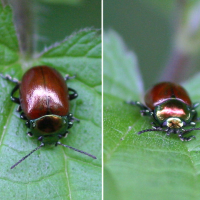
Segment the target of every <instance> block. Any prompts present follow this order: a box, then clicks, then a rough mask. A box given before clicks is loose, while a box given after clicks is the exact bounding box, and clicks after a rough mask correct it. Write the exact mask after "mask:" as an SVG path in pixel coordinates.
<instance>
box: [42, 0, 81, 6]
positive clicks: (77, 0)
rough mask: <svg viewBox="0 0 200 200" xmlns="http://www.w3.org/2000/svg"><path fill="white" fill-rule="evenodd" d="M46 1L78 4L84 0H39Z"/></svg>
mask: <svg viewBox="0 0 200 200" xmlns="http://www.w3.org/2000/svg"><path fill="white" fill-rule="evenodd" d="M38 1H41V2H45V3H55V4H71V5H77V4H80V3H82V2H83V1H84V0H38Z"/></svg>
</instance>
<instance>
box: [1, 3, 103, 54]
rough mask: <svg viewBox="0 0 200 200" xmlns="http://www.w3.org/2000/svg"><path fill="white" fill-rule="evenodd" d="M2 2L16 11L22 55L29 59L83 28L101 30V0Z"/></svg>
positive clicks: (15, 17)
mask: <svg viewBox="0 0 200 200" xmlns="http://www.w3.org/2000/svg"><path fill="white" fill-rule="evenodd" d="M1 1H2V2H3V4H4V5H6V4H7V3H9V4H10V5H11V6H12V8H13V12H14V21H15V26H16V28H17V32H18V36H19V38H20V39H19V41H20V44H21V45H20V47H21V52H24V54H25V56H27V55H26V54H29V55H32V54H34V53H35V52H40V51H42V50H44V48H45V47H49V46H50V45H52V44H54V43H56V42H61V41H62V40H64V39H65V38H66V37H67V36H68V37H69V36H70V35H72V34H73V33H74V32H77V31H79V30H81V29H84V28H93V29H99V30H100V29H101V0H92V1H90V0H33V1H27V0H18V1H15V0H1ZM24 30H26V31H24ZM22 54H23V53H22ZM29 55H28V56H29Z"/></svg>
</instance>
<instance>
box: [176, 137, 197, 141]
mask: <svg viewBox="0 0 200 200" xmlns="http://www.w3.org/2000/svg"><path fill="white" fill-rule="evenodd" d="M179 138H180V140H181V141H187V142H188V141H190V140H192V138H196V137H195V136H194V135H191V136H190V137H183V135H179Z"/></svg>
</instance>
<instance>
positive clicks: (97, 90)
mask: <svg viewBox="0 0 200 200" xmlns="http://www.w3.org/2000/svg"><path fill="white" fill-rule="evenodd" d="M3 15H5V17H4V18H0V24H1V29H2V30H14V27H13V25H12V24H11V19H12V18H11V10H10V9H9V8H4V9H2V8H0V16H3ZM1 34H2V35H1V40H0V47H1V46H2V51H3V52H4V53H3V54H1V55H0V59H1V67H0V70H1V71H0V72H1V73H3V74H9V75H11V76H12V77H16V78H18V79H19V80H21V77H22V75H23V73H24V72H25V70H26V69H27V67H31V66H35V65H49V66H51V67H53V68H55V69H57V70H58V71H59V72H60V73H61V74H62V75H63V76H64V75H65V74H69V75H74V74H76V78H75V79H73V80H69V81H68V82H67V84H68V86H69V87H71V88H73V89H75V90H76V91H77V92H78V94H79V96H78V98H77V99H76V100H73V101H71V102H70V105H71V110H70V112H71V113H73V114H74V116H75V117H77V118H79V119H80V120H81V121H80V123H74V126H73V127H72V128H71V129H70V134H69V135H68V137H67V138H64V139H62V140H61V142H62V143H63V144H67V145H69V146H72V147H75V148H77V149H81V150H83V151H86V152H88V153H91V154H93V155H95V156H96V157H97V159H96V160H94V159H92V158H90V157H88V156H85V155H83V154H80V153H77V152H75V151H73V150H71V149H67V148H64V147H61V146H58V147H55V146H48V145H46V146H45V147H43V148H41V149H40V150H38V151H36V152H35V153H33V154H32V155H31V156H30V157H28V158H27V159H26V160H24V161H23V162H22V163H20V164H19V165H18V166H17V167H16V168H14V169H12V170H11V169H10V167H11V166H12V165H13V164H15V163H16V162H17V161H18V160H20V159H21V158H22V157H23V156H25V155H27V154H28V153H29V152H30V151H31V150H33V149H34V148H36V147H37V146H38V145H39V144H40V143H39V142H38V141H37V138H29V137H28V136H27V135H26V133H27V131H28V128H26V126H25V123H24V121H22V120H21V119H20V118H19V116H20V114H19V113H18V112H16V109H17V105H16V104H15V103H13V102H11V100H10V93H11V90H12V88H13V87H14V84H13V83H11V82H8V81H6V80H3V79H0V86H1V90H0V112H1V115H0V160H1V166H0V188H1V192H0V194H1V196H2V197H3V199H5V200H7V199H20V200H21V199H42V200H44V199H70V200H72V199H73V200H76V199H77V200H79V199H87V200H88V199H91V200H93V199H101V38H100V36H99V35H98V34H97V31H96V30H91V29H85V30H82V31H80V32H78V33H74V34H73V35H72V36H70V37H69V38H67V39H66V40H65V41H63V42H61V43H58V44H56V45H52V47H50V48H48V49H47V50H46V51H45V52H44V53H43V54H41V55H40V56H39V57H38V58H37V59H35V60H31V61H29V62H27V61H23V62H22V61H21V59H20V55H19V50H18V48H16V44H17V39H16V36H15V32H14V31H10V33H8V32H7V34H3V33H2V32H1ZM8 50H9V51H8ZM8 52H9V53H8Z"/></svg>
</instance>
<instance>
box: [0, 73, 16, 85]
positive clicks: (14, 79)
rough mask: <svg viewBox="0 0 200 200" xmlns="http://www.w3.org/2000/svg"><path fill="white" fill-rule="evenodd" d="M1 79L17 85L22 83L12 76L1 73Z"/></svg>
mask: <svg viewBox="0 0 200 200" xmlns="http://www.w3.org/2000/svg"><path fill="white" fill-rule="evenodd" d="M0 77H2V78H3V79H6V80H8V81H10V82H12V83H17V84H19V83H20V82H19V81H18V80H17V79H16V78H12V77H11V76H10V75H8V74H6V75H5V76H4V75H3V74H1V73H0Z"/></svg>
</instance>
